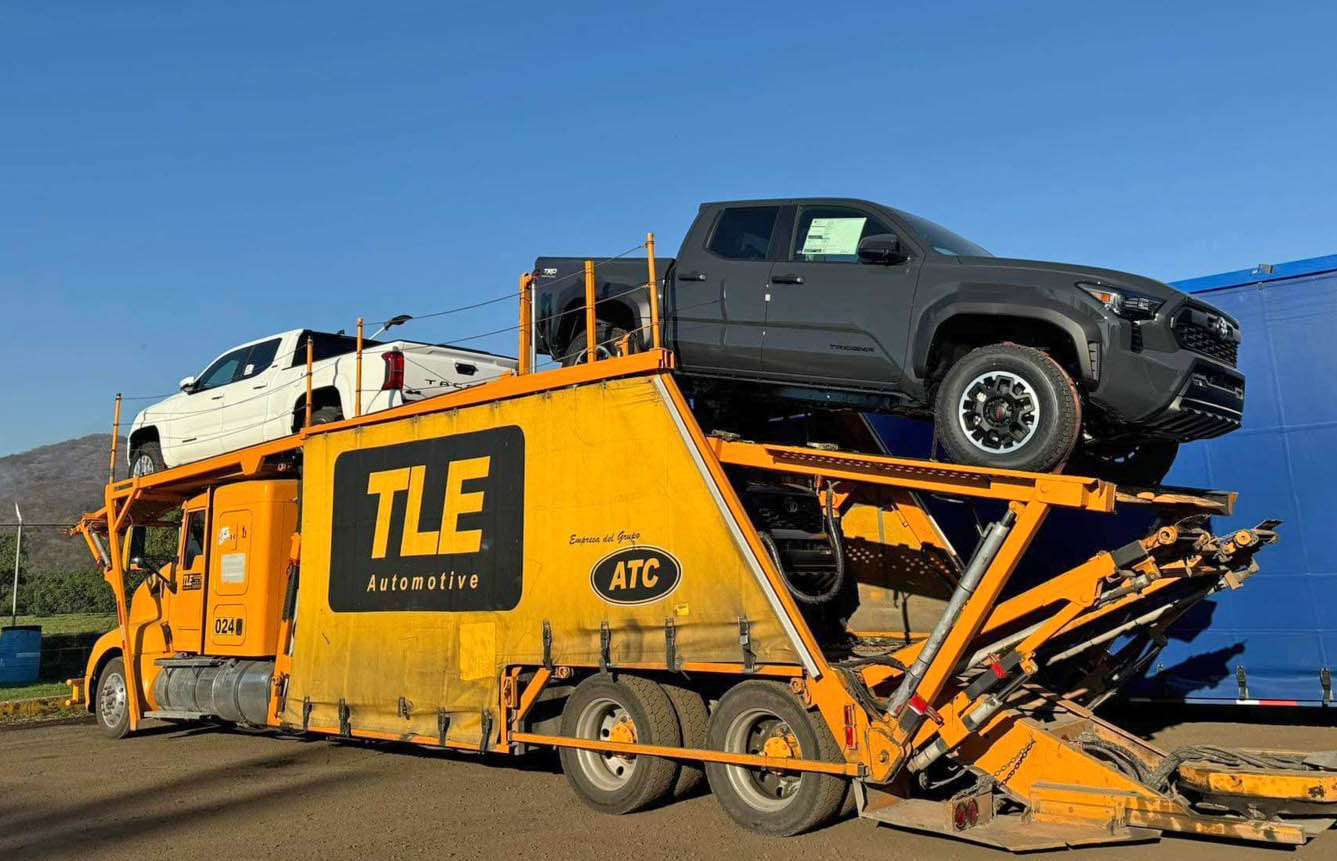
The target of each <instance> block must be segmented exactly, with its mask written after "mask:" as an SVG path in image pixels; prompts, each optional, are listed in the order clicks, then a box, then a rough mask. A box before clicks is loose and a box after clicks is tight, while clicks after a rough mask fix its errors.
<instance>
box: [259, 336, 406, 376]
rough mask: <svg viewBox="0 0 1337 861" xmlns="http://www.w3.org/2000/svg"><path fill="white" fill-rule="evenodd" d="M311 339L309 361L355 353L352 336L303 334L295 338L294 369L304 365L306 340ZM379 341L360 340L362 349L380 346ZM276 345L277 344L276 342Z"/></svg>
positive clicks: (354, 340) (355, 340)
mask: <svg viewBox="0 0 1337 861" xmlns="http://www.w3.org/2000/svg"><path fill="white" fill-rule="evenodd" d="M307 338H310V339H311V361H312V362H320V361H323V360H325V359H333V358H335V357H336V356H346V355H348V354H349V353H355V352H357V338H356V337H354V336H352V335H331V334H329V333H328V332H303V333H302V334H301V335H300V336H299V337H298V338H297V349H296V350H294V351H293V356H292V364H291V365H289V367H292V368H296V367H298V366H299V365H305V364H306V339H307ZM381 343H382V342H381V341H371V340H368V339H366V338H363V339H362V349H364V350H367V349H370V348H372V347H379V346H381ZM276 345H277V342H276Z"/></svg>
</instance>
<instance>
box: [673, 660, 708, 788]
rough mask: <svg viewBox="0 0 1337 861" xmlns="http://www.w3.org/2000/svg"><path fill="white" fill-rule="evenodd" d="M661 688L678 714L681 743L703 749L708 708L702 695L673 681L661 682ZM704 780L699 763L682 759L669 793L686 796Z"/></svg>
mask: <svg viewBox="0 0 1337 861" xmlns="http://www.w3.org/2000/svg"><path fill="white" fill-rule="evenodd" d="M661 687H663V688H664V693H666V694H667V695H668V698H669V702H670V703H672V705H673V713H674V714H675V715H677V718H678V732H679V734H680V735H681V736H682V746H683V747H695V748H704V747H705V746H706V745H707V744H708V743H709V736H708V735H707V732H708V727H709V723H710V710H709V709H708V708H706V700H705V697H703V696H701V695H700V694H698V693H697V692H696V691H694V690H692V689H691V688H685V687H683V686H682V685H678V684H674V683H673V682H664V683H663V684H662V685H661ZM705 779H706V770H705V769H704V768H703V767H702V766H701V764H700V763H696V762H690V761H684V762H683V763H682V764H681V766H680V768H679V771H678V779H677V781H676V782H675V783H674V784H673V791H672V796H673V797H674V798H686V797H687V796H688V795H690V794H691V793H692V792H694V791H695V790H696V788H697V787H698V786H700V785H701V782H702V781H703V780H705Z"/></svg>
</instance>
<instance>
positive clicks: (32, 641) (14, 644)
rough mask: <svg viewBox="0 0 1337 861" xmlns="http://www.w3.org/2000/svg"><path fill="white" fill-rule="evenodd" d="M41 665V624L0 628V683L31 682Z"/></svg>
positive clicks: (35, 679) (20, 683) (35, 677)
mask: <svg viewBox="0 0 1337 861" xmlns="http://www.w3.org/2000/svg"><path fill="white" fill-rule="evenodd" d="M41 666H42V626H41V625H15V626H14V627H12V628H0V685H27V684H31V683H33V682H35V681H37V674H38V670H40V669H41Z"/></svg>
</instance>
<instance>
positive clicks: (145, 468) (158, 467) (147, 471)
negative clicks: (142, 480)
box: [130, 439, 167, 477]
mask: <svg viewBox="0 0 1337 861" xmlns="http://www.w3.org/2000/svg"><path fill="white" fill-rule="evenodd" d="M166 468H167V464H166V463H164V462H163V459H162V446H161V445H159V443H158V441H157V440H156V439H151V440H147V441H145V442H141V443H140V444H139V445H137V446H135V447H134V448H132V449H131V450H130V475H131V476H132V477H133V476H140V475H152V474H153V473H155V472H162V471H163V470H164V469H166Z"/></svg>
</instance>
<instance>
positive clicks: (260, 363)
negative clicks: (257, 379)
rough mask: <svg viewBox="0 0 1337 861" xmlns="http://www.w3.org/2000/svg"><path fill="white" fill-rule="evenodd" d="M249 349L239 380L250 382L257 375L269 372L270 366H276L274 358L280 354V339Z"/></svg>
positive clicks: (261, 343)
mask: <svg viewBox="0 0 1337 861" xmlns="http://www.w3.org/2000/svg"><path fill="white" fill-rule="evenodd" d="M248 349H249V352H248V353H247V356H246V361H245V363H244V364H243V365H242V366H241V372H240V373H239V374H238V376H237V379H238V380H248V379H250V378H251V377H254V376H255V375H256V374H262V373H264V372H265V371H267V370H269V366H270V365H272V364H274V357H275V356H276V355H278V352H279V339H278V338H274V339H273V340H270V341H261V342H260V343H259V344H255V345H254V346H252V347H250V348H248Z"/></svg>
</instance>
